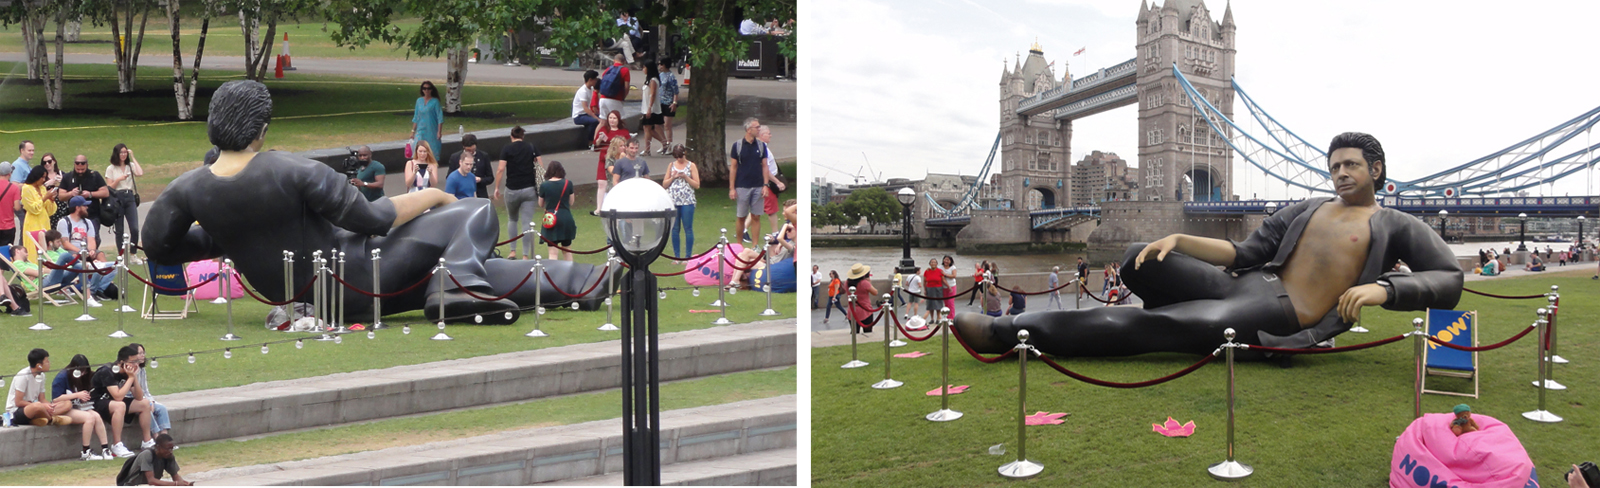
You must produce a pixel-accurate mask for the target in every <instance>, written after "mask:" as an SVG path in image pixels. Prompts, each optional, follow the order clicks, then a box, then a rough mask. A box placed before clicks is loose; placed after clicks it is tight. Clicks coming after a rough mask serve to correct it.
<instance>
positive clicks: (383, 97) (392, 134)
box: [0, 63, 572, 185]
mask: <svg viewBox="0 0 1600 488" xmlns="http://www.w3.org/2000/svg"><path fill="white" fill-rule="evenodd" d="M65 69H66V74H65V77H66V82H65V83H64V86H65V90H66V94H65V98H64V102H65V104H66V108H65V109H64V110H63V111H61V112H55V111H50V110H47V109H45V103H44V87H42V86H39V85H36V84H27V83H23V82H22V80H23V79H24V74H25V69H24V66H23V65H22V63H0V73H5V74H0V159H3V160H7V161H9V160H11V159H14V158H15V157H16V155H15V154H14V153H12V152H11V150H10V149H3V148H6V147H15V145H16V143H17V142H19V141H20V140H23V139H28V140H32V141H33V142H34V145H35V147H36V149H37V151H38V152H39V153H40V154H41V155H42V154H43V153H46V152H50V153H55V154H56V155H57V156H60V157H61V158H62V160H64V161H69V160H70V159H71V158H72V156H73V155H75V154H84V155H86V156H88V157H89V160H90V162H91V163H93V164H95V165H97V166H96V167H99V166H104V164H103V163H105V162H106V161H107V160H108V159H109V158H110V156H111V147H112V146H114V145H116V144H117V143H118V142H125V143H127V144H128V145H129V146H130V147H132V148H133V150H134V153H135V155H136V156H138V158H139V162H140V163H141V164H142V165H143V166H144V168H145V170H146V171H149V172H151V175H150V177H149V178H148V179H146V180H141V183H146V184H150V185H159V184H164V183H166V182H168V181H171V179H172V178H175V177H177V175H178V174H181V173H182V172H183V171H184V170H187V169H188V168H192V167H194V166H195V165H196V164H197V162H198V161H200V160H201V159H202V158H203V157H204V156H205V153H206V150H208V149H210V148H211V143H210V142H208V141H207V139H206V131H205V117H206V116H205V114H206V107H207V106H209V104H210V103H211V99H210V94H211V92H212V91H213V90H215V89H216V87H218V86H220V85H221V84H222V83H225V82H227V81H231V80H235V79H240V78H241V77H242V76H243V75H242V74H241V73H240V72H230V71H222V70H208V71H206V72H205V73H203V76H202V77H201V82H200V90H201V91H200V92H198V95H196V96H195V103H194V105H195V110H196V114H195V120H193V121H183V122H180V121H177V120H176V117H177V105H176V102H175V101H174V99H173V95H172V82H171V78H170V77H168V76H167V74H164V73H170V72H160V71H159V70H158V71H156V72H152V71H150V70H146V71H144V72H143V73H141V74H142V76H140V79H139V81H138V90H137V91H135V92H132V93H127V94H119V93H117V81H116V68H115V67H114V66H111V65H67V66H66V68H65ZM266 83H267V86H268V87H270V89H271V90H273V107H272V128H271V133H270V134H269V135H268V138H267V141H268V146H269V147H268V149H276V150H281V151H307V150H312V149H323V148H329V147H340V146H347V145H355V144H363V143H369V142H378V141H395V140H402V139H405V138H406V137H409V136H410V133H411V115H412V113H411V108H412V105H413V103H414V102H415V100H416V98H417V85H416V84H414V83H411V82H405V81H392V82H391V81H380V80H369V79H358V78H350V77H341V76H328V75H301V74H296V75H294V76H293V77H290V78H286V79H282V80H278V79H268V80H267V82H266ZM462 96H463V99H462V103H463V107H464V108H463V110H465V111H467V112H468V113H470V114H473V115H474V116H472V117H467V116H449V115H447V116H446V117H445V127H446V129H447V130H448V131H452V132H453V131H454V130H455V129H456V128H455V127H451V126H463V127H464V129H465V130H467V131H476V130H484V129H493V128H500V127H509V126H511V125H515V124H528V123H538V122H548V121H550V120H555V119H559V118H564V117H566V116H567V115H568V114H569V112H568V110H569V108H570V107H571V105H570V104H571V101H572V89H565V88H539V87H517V86H491V85H477V84H474V85H472V86H470V87H468V88H467V89H465V90H464V91H463V95H462ZM177 163H181V164H177Z"/></svg>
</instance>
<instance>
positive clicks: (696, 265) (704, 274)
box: [683, 244, 744, 286]
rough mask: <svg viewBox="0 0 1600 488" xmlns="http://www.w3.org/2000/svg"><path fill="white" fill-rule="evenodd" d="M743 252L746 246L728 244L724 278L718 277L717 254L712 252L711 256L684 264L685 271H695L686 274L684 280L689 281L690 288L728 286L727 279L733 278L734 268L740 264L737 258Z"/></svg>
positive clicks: (723, 268) (707, 255)
mask: <svg viewBox="0 0 1600 488" xmlns="http://www.w3.org/2000/svg"><path fill="white" fill-rule="evenodd" d="M743 251H744V246H741V245H739V244H728V250H727V254H726V255H725V256H723V263H722V271H723V276H718V275H717V253H716V251H712V252H711V253H710V254H706V255H704V256H700V257H699V258H698V259H694V260H692V261H689V262H687V263H684V269H692V270H694V271H690V272H688V273H686V274H684V275H683V279H684V281H688V282H689V285H690V286H717V285H726V284H728V278H727V277H729V276H733V271H734V270H733V266H734V265H735V264H738V263H739V261H738V258H737V256H738V255H739V253H740V252H743ZM741 267H742V266H741Z"/></svg>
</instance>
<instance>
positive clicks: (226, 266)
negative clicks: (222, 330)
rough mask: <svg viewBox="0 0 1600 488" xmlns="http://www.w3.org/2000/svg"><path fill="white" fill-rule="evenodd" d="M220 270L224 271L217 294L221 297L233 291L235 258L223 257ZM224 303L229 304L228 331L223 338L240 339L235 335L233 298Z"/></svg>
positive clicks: (226, 339) (228, 339) (225, 339)
mask: <svg viewBox="0 0 1600 488" xmlns="http://www.w3.org/2000/svg"><path fill="white" fill-rule="evenodd" d="M218 272H220V273H222V277H221V278H220V280H221V281H222V288H219V289H218V291H217V296H218V297H221V296H224V295H227V294H228V293H232V292H233V285H232V282H231V280H232V279H233V260H232V259H223V260H222V269H221V270H219V271H218ZM223 303H224V304H225V305H227V306H228V333H227V334H224V335H223V336H222V340H224V341H237V340H239V336H236V335H233V300H228V301H226V302H223Z"/></svg>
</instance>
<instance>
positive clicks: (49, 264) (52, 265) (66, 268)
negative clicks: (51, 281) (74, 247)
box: [40, 255, 82, 271]
mask: <svg viewBox="0 0 1600 488" xmlns="http://www.w3.org/2000/svg"><path fill="white" fill-rule="evenodd" d="M79 257H82V256H78V255H73V256H72V260H71V261H67V264H64V265H61V266H56V263H52V262H49V261H44V262H42V263H40V265H41V266H44V267H46V268H49V269H57V270H61V271H74V270H72V269H69V268H71V267H72V265H73V264H76V263H77V262H78V258H79Z"/></svg>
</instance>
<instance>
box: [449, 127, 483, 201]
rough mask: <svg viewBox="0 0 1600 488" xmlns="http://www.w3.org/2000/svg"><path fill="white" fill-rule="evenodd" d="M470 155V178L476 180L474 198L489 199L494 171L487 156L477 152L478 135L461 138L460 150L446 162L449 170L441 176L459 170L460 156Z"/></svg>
mask: <svg viewBox="0 0 1600 488" xmlns="http://www.w3.org/2000/svg"><path fill="white" fill-rule="evenodd" d="M462 153H472V176H474V177H476V178H477V186H478V192H477V194H476V195H474V196H476V197H478V198H489V186H490V185H493V184H494V171H493V170H492V169H490V168H491V166H490V165H489V154H488V153H485V152H483V151H479V150H478V135H477V134H467V135H464V136H461V150H460V151H456V152H455V154H451V155H450V159H449V161H448V162H443V163H445V164H448V165H449V168H450V170H449V171H446V172H444V173H441V174H445V175H448V174H450V173H454V172H456V171H458V170H460V169H461V154H462Z"/></svg>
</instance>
